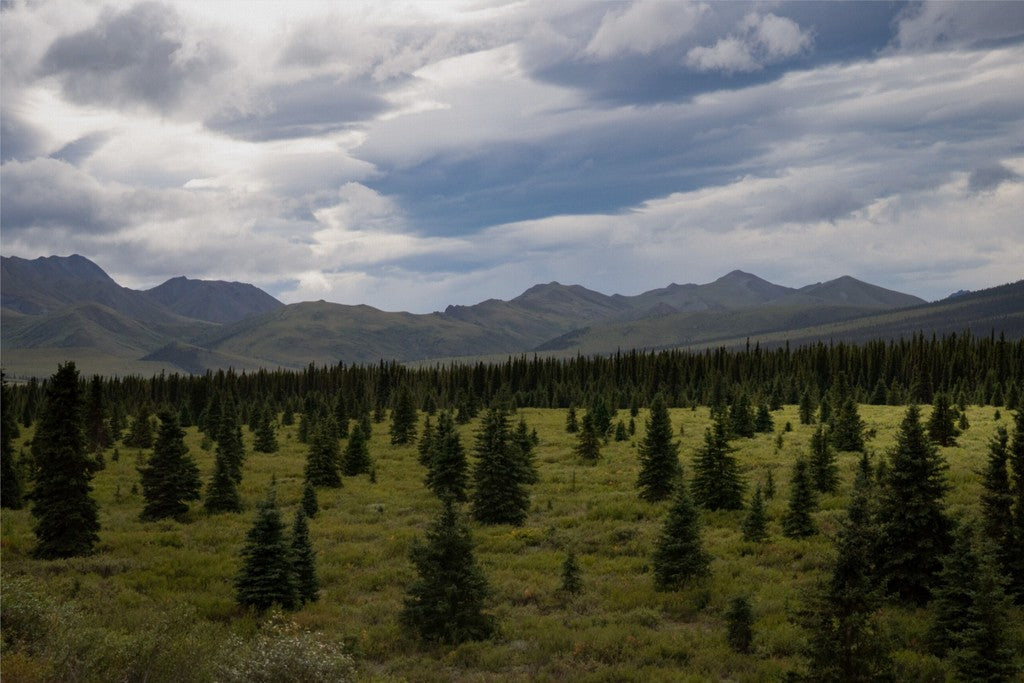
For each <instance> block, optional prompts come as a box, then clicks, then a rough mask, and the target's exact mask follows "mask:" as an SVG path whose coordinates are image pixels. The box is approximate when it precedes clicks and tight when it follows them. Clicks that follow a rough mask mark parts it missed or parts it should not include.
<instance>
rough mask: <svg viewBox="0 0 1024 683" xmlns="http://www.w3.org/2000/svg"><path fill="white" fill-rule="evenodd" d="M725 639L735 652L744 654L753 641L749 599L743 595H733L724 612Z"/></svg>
mask: <svg viewBox="0 0 1024 683" xmlns="http://www.w3.org/2000/svg"><path fill="white" fill-rule="evenodd" d="M725 620H726V629H727V630H726V640H727V641H728V642H729V647H731V648H732V649H733V650H734V651H735V652H739V653H742V654H746V653H749V652H750V646H751V645H752V644H753V643H754V614H753V612H752V611H751V609H750V600H748V599H747V598H746V597H744V596H739V597H735V598H733V599H732V602H731V603H730V604H729V611H728V612H726V613H725Z"/></svg>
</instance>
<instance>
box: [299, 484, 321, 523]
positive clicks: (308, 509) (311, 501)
mask: <svg viewBox="0 0 1024 683" xmlns="http://www.w3.org/2000/svg"><path fill="white" fill-rule="evenodd" d="M300 506H301V507H302V511H303V512H305V513H306V517H307V518H309V519H313V518H314V517H316V513H318V512H320V503H319V502H318V501H317V499H316V487H315V486H313V482H311V481H310V480H309V479H306V480H305V481H304V482H303V483H302V501H301V502H300Z"/></svg>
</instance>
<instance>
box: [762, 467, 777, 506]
mask: <svg viewBox="0 0 1024 683" xmlns="http://www.w3.org/2000/svg"><path fill="white" fill-rule="evenodd" d="M774 497H775V475H774V474H772V471H771V470H768V473H767V474H765V475H764V499H765V500H771V499H772V498H774Z"/></svg>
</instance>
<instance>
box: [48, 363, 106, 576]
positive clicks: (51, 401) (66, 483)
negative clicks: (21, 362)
mask: <svg viewBox="0 0 1024 683" xmlns="http://www.w3.org/2000/svg"><path fill="white" fill-rule="evenodd" d="M33 452H34V455H35V467H36V476H35V488H34V489H33V491H32V514H33V516H35V518H36V525H35V535H36V546H35V548H34V549H33V554H34V555H35V556H36V557H38V558H41V559H56V558H62V557H72V556H75V555H86V554H88V553H90V552H91V551H92V548H93V546H94V545H95V544H96V542H97V541H98V540H99V529H100V523H99V516H98V507H97V505H96V501H95V500H93V498H92V496H90V495H89V494H90V491H92V487H91V486H90V484H89V482H90V480H91V479H92V475H93V473H94V472H95V471H96V469H97V465H96V462H95V461H94V460H93V459H91V458H90V457H89V456H88V455H87V454H86V449H85V435H84V433H83V432H82V395H81V390H80V387H79V384H78V370H77V369H75V364H74V363H72V362H67V363H64V364H62V365H59V366H58V367H57V372H56V373H55V374H54V375H53V377H51V378H50V382H49V384H48V385H47V388H46V402H45V404H44V405H43V409H42V414H41V415H40V417H39V425H38V426H37V428H36V433H35V438H34V439H33Z"/></svg>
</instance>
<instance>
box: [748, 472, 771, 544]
mask: <svg viewBox="0 0 1024 683" xmlns="http://www.w3.org/2000/svg"><path fill="white" fill-rule="evenodd" d="M743 540H744V541H750V542H752V543H762V542H764V541H766V540H768V513H767V512H766V511H765V509H764V497H763V496H762V495H761V487H760V486H758V487H757V488H755V489H754V496H753V498H751V500H750V509H749V510H748V512H747V516H746V517H744V518H743Z"/></svg>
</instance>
